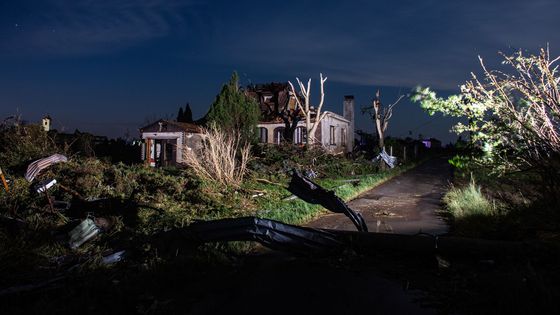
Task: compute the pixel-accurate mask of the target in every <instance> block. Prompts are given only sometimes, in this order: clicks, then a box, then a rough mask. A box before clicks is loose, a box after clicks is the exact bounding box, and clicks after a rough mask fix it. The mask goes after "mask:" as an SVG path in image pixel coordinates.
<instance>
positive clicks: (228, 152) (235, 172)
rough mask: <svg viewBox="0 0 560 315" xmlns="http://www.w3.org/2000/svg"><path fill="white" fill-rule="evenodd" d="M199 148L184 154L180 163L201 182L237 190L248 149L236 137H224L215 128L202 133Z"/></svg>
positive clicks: (241, 178) (221, 132)
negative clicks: (190, 170) (186, 166)
mask: <svg viewBox="0 0 560 315" xmlns="http://www.w3.org/2000/svg"><path fill="white" fill-rule="evenodd" d="M201 138H202V141H201V145H200V147H199V148H188V147H186V148H185V149H184V150H183V160H184V163H185V164H186V165H188V166H189V167H190V168H191V169H192V170H193V171H194V173H195V174H196V175H197V176H198V177H200V178H201V179H203V180H205V181H209V182H213V183H216V184H219V185H221V186H225V187H240V185H241V183H242V182H243V176H244V175H245V173H246V171H247V163H248V162H249V160H250V158H251V154H250V153H251V145H250V144H249V143H242V141H241V136H240V135H239V133H237V132H234V133H226V132H225V131H223V130H220V129H218V128H217V127H216V126H215V125H213V126H211V127H210V128H205V129H203V130H202V131H201Z"/></svg>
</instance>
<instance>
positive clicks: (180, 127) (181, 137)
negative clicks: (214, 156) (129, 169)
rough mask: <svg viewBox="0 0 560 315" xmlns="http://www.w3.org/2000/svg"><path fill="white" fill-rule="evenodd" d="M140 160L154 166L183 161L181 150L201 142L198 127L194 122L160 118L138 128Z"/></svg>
mask: <svg viewBox="0 0 560 315" xmlns="http://www.w3.org/2000/svg"><path fill="white" fill-rule="evenodd" d="M140 133H141V135H142V151H141V152H142V161H145V163H146V164H148V165H150V166H153V167H156V166H158V167H159V166H170V165H177V164H180V163H182V162H183V150H184V149H187V150H188V149H189V148H197V147H198V146H200V144H201V135H200V127H199V126H197V125H195V124H190V123H183V122H177V121H171V120H163V119H160V120H158V121H156V122H154V123H152V124H149V125H147V126H145V127H142V128H140Z"/></svg>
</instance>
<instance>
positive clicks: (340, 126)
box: [140, 83, 354, 167]
mask: <svg viewBox="0 0 560 315" xmlns="http://www.w3.org/2000/svg"><path fill="white" fill-rule="evenodd" d="M245 93H247V95H249V96H251V97H253V98H254V99H255V100H256V101H257V104H258V105H259V107H260V110H261V114H262V115H261V121H260V122H259V123H258V125H257V127H258V135H259V142H261V143H269V144H280V143H281V142H291V143H294V144H296V145H304V144H305V143H306V142H307V129H306V127H305V116H304V115H303V114H302V113H301V111H300V110H299V109H298V108H297V105H296V101H295V97H296V96H295V95H294V94H293V93H292V92H291V91H290V87H289V84H288V83H268V84H258V85H253V86H250V87H248V88H247V89H246V90H245ZM298 97H300V96H298ZM342 110H343V115H340V114H336V113H333V112H330V111H325V113H326V115H325V117H324V118H323V120H322V121H321V122H320V123H319V126H318V128H317V130H316V133H315V138H316V139H317V143H318V144H320V145H321V146H322V147H323V148H325V150H326V151H328V152H330V153H333V154H337V153H348V152H352V149H353V147H354V97H353V96H345V98H344V102H343V108H342ZM315 119H316V117H314V116H313V115H312V116H311V120H312V122H313V121H314V120H315ZM202 121H203V120H202ZM200 131H201V130H200V126H199V125H197V124H196V123H185V122H177V121H174V120H164V119H160V120H158V121H156V122H154V123H151V124H149V125H147V126H145V127H142V128H140V133H141V137H142V148H141V152H142V157H141V158H142V161H144V162H145V163H146V164H148V165H150V166H153V167H160V166H171V165H177V164H181V163H182V162H183V150H184V149H187V150H188V149H195V148H197V147H198V146H199V145H200V143H201V139H202V136H201V133H200Z"/></svg>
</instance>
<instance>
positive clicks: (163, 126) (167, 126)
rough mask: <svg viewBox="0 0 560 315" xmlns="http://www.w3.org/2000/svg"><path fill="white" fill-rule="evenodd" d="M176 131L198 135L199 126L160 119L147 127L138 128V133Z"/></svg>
mask: <svg viewBox="0 0 560 315" xmlns="http://www.w3.org/2000/svg"><path fill="white" fill-rule="evenodd" d="M177 131H184V132H192V133H200V126H198V125H195V124H191V123H185V122H178V121H174V120H165V119H160V120H158V121H156V122H154V123H151V124H149V125H147V126H144V127H142V128H140V132H177Z"/></svg>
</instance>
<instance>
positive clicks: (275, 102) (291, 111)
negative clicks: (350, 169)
mask: <svg viewBox="0 0 560 315" xmlns="http://www.w3.org/2000/svg"><path fill="white" fill-rule="evenodd" d="M246 93H247V94H248V95H249V96H251V97H253V98H254V99H255V100H256V101H257V103H258V104H259V107H260V109H261V113H262V119H261V121H260V122H259V124H258V125H257V126H258V130H259V141H260V142H261V143H270V144H280V143H281V142H282V141H286V140H287V139H284V138H285V134H284V131H285V128H286V126H287V125H292V124H293V122H294V121H295V120H296V119H297V120H299V122H298V123H297V126H296V127H295V130H294V132H293V138H292V139H289V140H288V141H290V142H292V143H294V144H300V145H302V144H305V143H306V142H307V129H306V125H305V117H303V116H302V115H300V114H299V111H298V110H297V107H296V106H297V104H296V99H295V98H296V96H295V95H294V94H293V92H291V91H290V88H289V85H288V83H269V84H260V85H255V86H252V87H249V88H248V89H247V91H246ZM315 118H316V117H313V116H312V118H311V121H312V123H313V122H314V121H315ZM315 139H316V141H317V143H318V144H320V145H321V146H322V147H323V148H324V149H325V150H326V151H328V152H331V153H341V152H344V153H348V152H352V149H353V147H354V97H353V96H351V95H349V96H345V98H344V102H343V106H342V115H340V114H337V113H334V112H330V111H326V115H325V117H324V118H323V120H322V121H321V122H320V123H319V126H318V127H317V130H316V133H315Z"/></svg>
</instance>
